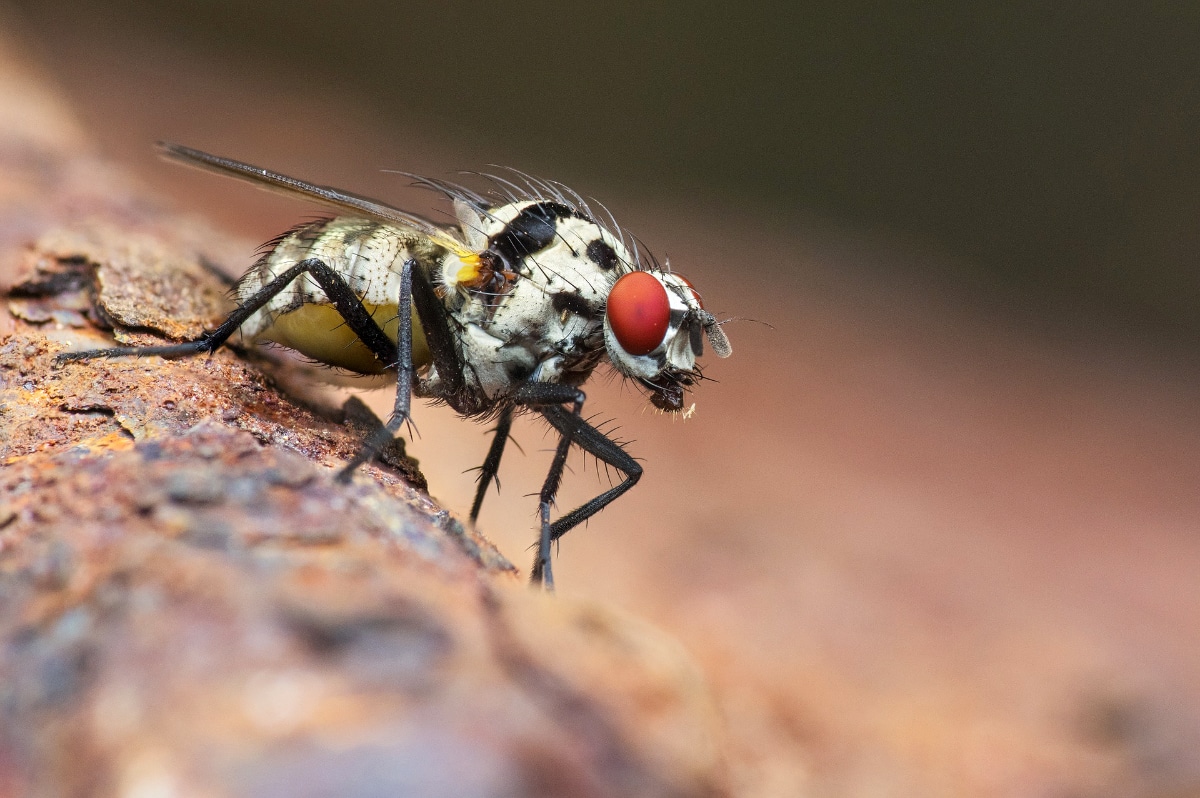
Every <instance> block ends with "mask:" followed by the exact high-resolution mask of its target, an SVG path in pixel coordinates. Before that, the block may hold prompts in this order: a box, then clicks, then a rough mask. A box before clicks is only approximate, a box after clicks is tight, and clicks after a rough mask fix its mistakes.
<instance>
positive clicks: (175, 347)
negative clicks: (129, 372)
mask: <svg viewBox="0 0 1200 798" xmlns="http://www.w3.org/2000/svg"><path fill="white" fill-rule="evenodd" d="M306 272H307V273H308V274H311V275H312V276H313V279H315V280H316V281H317V284H318V285H320V286H321V288H322V289H324V291H325V295H326V296H328V297H329V299H330V301H331V302H332V303H333V305H334V307H335V308H336V309H337V311H338V313H339V314H341V316H342V318H343V319H345V321H346V324H347V325H348V326H349V327H350V329H352V330H353V331H354V334H355V335H357V336H358V337H359V338H360V339H361V340H362V342H363V343H364V344H366V345H367V348H368V349H370V350H371V352H372V353H374V355H375V357H376V358H378V359H379V360H380V361H381V362H383V363H385V364H388V365H390V364H392V363H395V362H396V345H395V344H393V343H392V340H391V339H390V338H388V337H387V334H385V333H384V331H383V330H382V329H380V327H379V325H378V324H377V323H376V322H375V320H374V319H373V318H371V314H370V313H368V312H367V309H366V308H365V307H363V304H362V301H361V300H360V299H359V298H358V296H357V295H356V294H355V293H354V291H353V290H352V289H351V288H350V286H349V285H348V284H347V283H346V281H345V280H344V279H343V278H342V276H341V275H340V274H338V273H337V272H336V271H334V270H333V269H331V268H330V267H329V266H328V265H327V264H326V263H325V262H324V261H322V260H319V259H317V258H309V259H308V260H303V261H301V262H299V263H297V264H296V265H295V266H293V267H291V268H290V269H288V270H287V271H285V272H284V273H283V274H280V275H279V276H278V277H276V278H275V279H274V280H272V281H271V282H269V283H267V284H266V285H264V286H263V287H262V288H260V289H259V290H258V291H256V292H255V293H254V295H253V296H251V297H250V298H249V299H247V300H246V301H245V302H243V303H242V304H241V305H239V306H238V308H237V309H236V310H234V311H233V312H232V313H230V314H229V316H228V317H227V318H226V319H225V321H223V322H221V324H220V326H218V327H217V328H216V329H215V330H210V331H208V332H206V333H204V334H203V335H201V336H200V337H199V338H197V339H196V340H195V341H185V342H184V343H181V344H171V345H169V346H118V347H113V348H111V349H93V350H90V351H87V352H64V353H62V354H61V355H59V356H58V357H57V358H56V360H58V361H59V362H60V363H62V362H66V361H71V360H92V359H95V358H107V357H127V356H128V357H155V356H157V357H165V358H177V357H189V356H191V355H198V354H200V353H202V352H208V353H209V354H211V353H213V352H216V351H217V350H218V349H220V348H221V346H222V345H223V344H224V343H225V342H226V341H228V340H229V338H230V336H232V335H233V334H234V333H235V332H237V330H238V328H239V327H241V326H242V325H243V324H245V323H246V320H247V319H249V318H250V317H251V316H253V315H254V314H255V312H257V311H259V310H261V309H262V307H263V306H264V305H266V304H267V303H268V302H270V301H271V300H272V299H274V298H275V297H276V296H278V295H279V294H280V293H281V292H283V290H284V289H286V288H287V287H288V285H290V284H291V282H292V281H293V280H295V279H296V278H297V277H299V276H300V275H301V274H304V273H306Z"/></svg>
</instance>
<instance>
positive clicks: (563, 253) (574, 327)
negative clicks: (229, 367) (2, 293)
mask: <svg viewBox="0 0 1200 798" xmlns="http://www.w3.org/2000/svg"><path fill="white" fill-rule="evenodd" d="M158 146H159V150H160V152H161V153H162V154H163V155H164V156H165V157H167V158H169V159H173V160H175V161H178V162H181V163H183V164H185V165H189V166H194V167H199V168H201V169H206V170H209V171H212V172H216V173H219V174H223V175H227V176H232V177H236V178H240V179H243V180H247V181H250V182H253V183H256V184H258V185H259V186H260V187H266V188H269V189H273V190H277V191H281V192H283V193H286V194H290V195H294V196H298V197H301V198H304V199H307V200H309V201H312V202H316V203H319V204H321V205H325V206H327V207H330V208H333V209H335V210H336V211H338V212H339V215H338V216H335V217H333V218H324V219H318V220H314V221H307V222H304V223H302V224H300V225H297V226H296V227H293V228H292V229H291V230H288V231H287V232H285V233H283V234H282V235H280V236H279V237H277V238H276V239H274V240H273V241H271V242H269V243H268V244H267V245H266V246H265V247H264V249H263V254H262V256H261V257H260V258H259V260H258V261H257V262H256V263H255V264H254V265H253V266H252V267H251V268H250V270H249V271H248V272H247V273H246V274H245V276H243V277H242V279H241V281H240V282H239V283H238V286H237V298H238V307H237V309H236V310H234V311H233V312H232V313H231V314H230V315H229V316H228V318H226V320H225V321H224V322H223V323H222V324H221V325H220V326H218V327H217V328H216V329H214V330H211V331H209V332H207V333H205V334H204V335H203V336H201V337H200V338H199V339H197V340H195V341H189V342H185V343H181V344H176V345H170V346H147V347H118V348H113V349H100V350H93V351H87V352H71V353H65V354H63V355H60V359H61V360H64V361H71V360H85V359H89V358H108V357H120V356H136V357H143V356H151V355H156V356H160V357H167V358H172V357H185V356H188V355H196V354H200V353H205V352H207V353H211V352H214V351H216V350H217V349H218V348H219V347H220V346H222V345H223V344H224V343H225V342H226V341H228V339H229V338H230V336H232V335H233V334H234V333H235V332H239V331H240V332H241V334H242V336H243V337H244V338H246V339H249V340H252V341H272V342H275V343H278V344H282V345H284V346H287V347H290V348H291V349H294V350H296V351H297V352H299V353H301V354H303V355H306V356H308V357H310V358H313V359H314V360H317V361H320V362H323V363H326V364H329V365H331V366H336V367H340V368H342V369H346V370H349V371H351V372H355V373H358V374H384V375H390V374H394V375H395V380H396V399H395V405H394V408H393V411H392V414H391V417H390V418H389V419H388V422H387V423H386V424H385V425H383V426H382V427H380V429H379V430H377V431H376V433H374V434H373V435H371V436H370V437H369V438H368V439H367V441H366V442H365V443H364V445H363V446H362V449H361V451H360V452H359V453H358V455H357V456H356V457H355V458H354V459H353V460H352V461H351V462H349V463H348V464H347V465H346V466H345V467H344V468H343V469H342V470H341V471H340V472H339V474H338V478H339V479H340V480H342V481H346V480H348V479H349V478H350V476H351V474H352V473H353V471H354V470H355V469H356V468H357V467H358V466H359V465H361V464H362V463H364V462H366V461H367V460H369V459H371V458H372V457H374V456H375V455H377V454H378V453H379V451H380V450H381V449H382V448H383V447H384V446H386V445H387V443H389V442H390V441H391V440H392V436H394V435H395V434H396V433H397V432H398V431H399V430H400V428H401V427H402V426H404V424H405V423H406V422H407V421H408V420H409V418H410V413H409V410H410V403H411V397H412V396H413V395H414V394H415V395H416V396H418V397H421V398H429V399H434V400H437V401H441V402H445V403H446V404H448V405H450V406H451V407H452V408H454V410H456V411H457V412H458V413H459V414H460V415H462V416H464V417H467V418H477V419H494V420H495V422H496V428H495V434H494V437H493V438H492V443H491V446H490V448H489V450H488V453H487V456H486V458H485V459H484V462H483V466H482V467H481V469H480V475H479V486H478V488H477V490H476V494H475V499H474V502H473V504H472V506H471V516H470V518H471V523H475V521H476V519H477V518H478V516H479V511H480V509H481V508H482V506H483V499H484V496H485V494H486V493H487V490H488V486H489V484H490V483H491V482H493V481H495V480H496V474H497V471H498V469H499V467H500V460H501V457H502V455H503V454H504V448H505V444H506V442H507V441H508V438H509V434H510V430H511V427H512V421H513V416H514V414H515V413H517V412H521V411H532V412H536V413H539V414H541V416H542V417H543V418H544V419H545V420H546V421H547V422H549V424H550V426H551V427H552V428H553V429H554V430H555V431H556V432H557V433H558V436H559V441H558V445H557V448H556V449H555V453H554V458H553V460H552V462H551V465H550V471H549V473H548V474H547V475H546V479H545V482H544V483H543V485H542V489H541V492H540V494H539V504H538V509H539V516H538V517H539V530H538V540H537V555H536V558H535V560H534V564H533V568H532V570H531V581H532V582H533V583H534V584H541V585H544V586H545V587H546V588H547V589H553V585H554V579H553V573H552V570H551V562H550V550H551V544H552V543H554V542H555V541H557V540H558V539H559V538H561V537H562V536H563V535H564V534H565V533H566V532H567V531H568V530H570V529H571V528H572V527H575V526H576V525H578V524H580V523H581V522H583V521H585V520H587V519H588V518H590V517H591V516H593V515H595V514H596V513H597V512H599V511H600V510H602V509H603V508H604V507H606V506H607V505H608V504H610V503H611V502H612V501H614V500H615V499H616V498H617V497H618V496H621V495H622V494H623V493H625V492H626V491H627V490H629V489H630V488H631V487H633V486H634V484H636V483H637V481H638V479H639V478H640V477H641V475H642V468H641V466H640V465H638V463H637V462H636V461H635V460H634V459H633V458H632V457H630V455H629V454H628V453H627V452H626V451H625V450H624V448H622V446H621V445H620V444H619V443H617V442H616V441H614V440H612V439H611V438H609V437H608V436H606V435H605V434H604V433H602V432H601V431H600V430H598V429H597V428H596V427H594V426H592V425H591V424H589V423H588V422H587V421H586V420H585V419H584V418H583V417H582V410H583V404H584V400H585V396H584V393H583V391H582V390H581V388H580V386H581V385H582V384H583V383H584V382H585V381H586V380H587V378H588V377H589V376H590V375H591V373H592V371H593V370H594V369H595V368H596V367H597V366H599V365H601V364H602V363H605V362H607V363H609V364H611V366H612V367H613V368H615V369H616V371H617V372H619V373H620V374H622V375H624V376H625V377H627V378H629V379H631V380H633V381H634V382H636V383H637V384H638V385H639V386H641V388H642V389H643V390H644V391H645V392H646V393H647V394H648V396H649V399H650V401H651V403H652V404H653V405H654V406H655V407H658V408H660V409H662V410H664V411H668V412H678V411H680V410H682V409H683V404H684V394H685V390H686V389H687V388H689V387H690V386H692V385H694V384H695V382H696V381H697V380H699V379H700V378H701V373H700V369H699V368H698V367H697V365H696V359H697V358H698V357H699V356H700V355H701V354H702V352H703V342H704V340H705V339H706V338H707V340H708V342H709V344H710V345H711V346H712V348H713V350H714V351H715V353H716V354H717V356H718V357H727V356H728V355H729V354H730V353H731V348H730V345H729V341H728V339H727V338H726V337H725V334H724V332H722V330H721V326H720V323H719V322H718V321H717V319H716V318H715V317H714V316H713V315H712V314H711V313H709V312H708V311H707V310H705V309H704V307H703V305H702V304H701V301H700V296H699V294H698V293H697V292H696V290H695V289H694V288H693V287H692V284H691V283H690V282H688V281H687V280H686V279H684V278H683V277H681V276H680V275H678V274H674V273H672V272H671V271H670V269H669V266H667V267H661V266H660V265H659V264H658V263H657V262H656V261H654V260H652V259H650V258H648V257H646V256H643V255H642V254H641V253H640V252H639V248H638V246H637V242H636V240H634V239H633V238H632V237H630V236H628V235H626V234H625V233H624V232H623V231H622V230H621V228H620V227H619V226H617V224H616V222H615V220H613V219H612V217H611V214H608V212H607V209H604V211H605V213H606V214H608V223H607V224H606V223H602V222H600V221H598V218H597V216H596V215H595V214H594V213H593V212H592V210H591V208H590V206H589V204H588V202H587V201H586V200H585V199H583V198H582V197H581V196H580V195H578V194H576V193H574V192H572V191H570V190H569V189H567V188H565V187H563V186H561V185H560V184H558V183H552V182H547V181H543V180H539V179H536V178H532V177H529V176H527V175H524V174H522V173H519V172H513V173H512V174H511V177H512V179H511V180H510V179H507V178H505V177H500V176H494V175H486V176H485V177H487V178H490V180H491V181H492V185H493V189H492V190H491V192H489V194H488V195H487V196H484V195H481V194H479V193H476V192H474V191H471V190H469V189H467V188H464V187H462V186H458V185H454V184H451V183H448V182H444V181H441V180H434V179H428V178H416V177H415V176H411V175H410V177H414V179H416V180H417V181H418V183H420V184H423V185H425V186H427V187H430V188H433V189H435V190H437V191H438V192H440V193H442V194H443V195H444V196H445V197H446V198H448V199H449V200H450V201H451V202H452V203H453V207H454V214H455V217H456V220H457V223H458V224H457V227H451V226H448V225H445V226H444V225H438V224H434V223H432V222H430V221H427V220H426V219H424V218H422V217H420V216H417V215H414V214H411V213H408V212H406V211H402V210H399V209H397V208H393V207H391V206H389V205H385V204H383V203H381V202H378V201H376V200H372V199H368V198H366V197H362V196H358V195H355V194H351V193H348V192H345V191H340V190H338V189H334V188H328V187H325V186H318V185H313V184H311V183H306V182H304V181H302V180H297V179H295V178H291V177H287V176H285V175H281V174H277V173H275V172H272V171H269V170H267V169H262V168H259V167H256V166H251V165H249V164H245V163H241V162H239V161H234V160H231V159H228V158H222V157H219V156H215V155H209V154H208V153H204V152H200V151H199V150H194V149H191V148H189V147H184V146H181V145H177V144H169V143H160V144H159V145H158ZM597 205H599V204H598V203H597ZM599 207H601V208H603V206H599ZM572 445H575V446H578V447H579V448H581V449H582V450H583V451H585V452H587V453H588V454H590V455H592V456H594V457H596V458H597V459H598V460H600V461H601V462H603V463H605V464H607V465H608V466H612V467H613V468H614V469H616V470H617V471H618V472H620V474H621V475H622V476H623V478H622V479H621V481H620V482H619V483H617V484H616V485H613V486H611V487H610V488H609V489H608V490H606V491H604V492H603V493H601V494H600V495H598V496H596V497H595V498H593V499H591V500H590V501H588V502H587V503H585V504H583V505H582V506H580V507H578V508H576V509H574V510H572V511H571V512H569V513H566V514H565V515H563V516H561V517H559V518H558V519H557V520H554V521H553V522H552V521H551V520H550V509H551V506H552V504H553V503H554V498H555V494H556V493H557V491H558V487H559V484H560V482H561V480H562V475H563V470H564V467H565V465H566V459H567V454H568V451H569V450H570V447H571V446H572ZM497 484H498V483H497Z"/></svg>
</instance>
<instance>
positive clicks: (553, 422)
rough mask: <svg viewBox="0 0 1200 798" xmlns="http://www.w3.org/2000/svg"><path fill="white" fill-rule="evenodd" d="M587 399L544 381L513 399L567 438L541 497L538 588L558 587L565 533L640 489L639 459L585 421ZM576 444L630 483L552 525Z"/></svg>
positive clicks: (534, 572) (534, 577) (532, 577)
mask: <svg viewBox="0 0 1200 798" xmlns="http://www.w3.org/2000/svg"><path fill="white" fill-rule="evenodd" d="M584 399H585V397H584V394H583V391H581V390H579V389H578V388H576V387H574V386H571V385H560V384H556V383H544V382H527V383H525V384H524V385H522V386H521V387H520V388H519V389H518V390H517V392H516V393H515V394H514V396H513V400H514V402H515V403H517V404H520V405H525V406H528V407H537V408H538V409H539V410H540V412H541V414H542V415H543V416H544V417H545V418H546V420H547V421H549V422H550V426H552V427H554V428H555V429H556V430H558V432H559V434H560V435H561V436H562V437H561V438H560V439H559V442H558V448H557V449H556V450H555V452H554V460H553V461H551V463H550V472H549V473H548V474H546V481H545V483H543V485H542V492H541V494H540V496H539V504H538V512H539V521H540V534H539V537H538V553H537V558H536V559H535V560H534V563H533V569H532V571H531V572H530V581H531V582H532V583H533V584H535V585H539V584H540V585H545V587H546V589H547V590H553V589H554V575H553V572H552V570H551V567H550V544H551V543H553V542H554V541H556V540H558V539H559V538H560V537H562V536H563V535H564V534H566V533H567V531H568V530H570V529H571V528H572V527H575V526H577V525H578V524H581V523H583V522H584V521H586V520H587V519H588V518H591V517H592V516H593V515H595V514H596V513H598V512H600V511H601V510H603V509H604V508H605V507H607V506H608V505H609V504H611V503H612V502H613V501H614V500H615V499H616V498H617V497H618V496H620V495H621V494H623V493H624V492H625V491H627V490H629V489H630V488H632V487H633V486H634V485H636V484H637V481H638V480H639V479H641V476H642V467H641V466H640V465H638V464H637V461H636V460H634V459H633V458H632V457H630V456H629V454H628V453H627V452H626V451H625V450H624V449H622V448H621V446H620V445H619V444H618V443H616V442H615V441H614V440H612V439H611V438H609V437H608V436H607V435H605V434H604V433H602V432H600V431H599V430H598V429H596V428H595V427H593V426H592V425H591V424H588V423H587V422H586V421H584V420H583V418H582V417H581V415H580V414H581V413H582V411H583V402H584ZM566 404H570V405H571V408H570V409H567V408H566V407H564V405H566ZM572 443H574V444H576V445H578V446H579V448H581V449H583V450H584V451H585V452H587V453H588V454H590V455H592V456H593V457H595V458H597V459H598V460H600V461H602V462H604V463H607V464H608V465H611V466H612V467H613V468H616V469H617V470H618V471H620V472H621V473H623V474H624V475H625V479H623V480H622V481H621V482H620V483H619V484H617V485H614V486H613V487H611V488H609V489H608V490H606V491H605V492H604V493H601V494H600V495H599V496H597V497H595V498H594V499H592V500H591V501H588V502H587V503H585V504H583V505H582V506H580V507H577V508H575V509H574V510H572V511H571V512H569V513H567V514H566V515H564V516H562V517H561V518H559V519H558V520H557V521H555V522H554V523H550V506H551V505H552V504H553V503H554V497H555V495H556V494H557V493H558V486H559V484H560V483H561V482H562V475H563V469H564V468H565V467H566V464H567V454H568V452H569V451H570V449H571V444H572Z"/></svg>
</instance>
